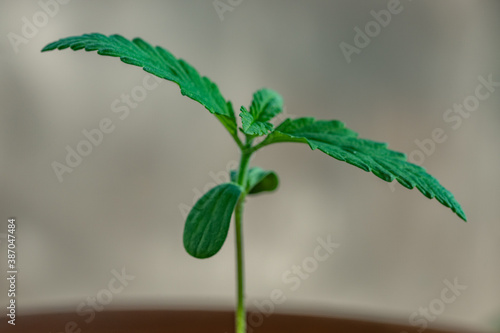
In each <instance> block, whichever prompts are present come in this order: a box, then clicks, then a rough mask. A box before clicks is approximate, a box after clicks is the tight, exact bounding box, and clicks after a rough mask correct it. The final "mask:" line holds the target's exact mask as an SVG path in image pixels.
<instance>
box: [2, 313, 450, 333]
mask: <svg viewBox="0 0 500 333" xmlns="http://www.w3.org/2000/svg"><path fill="white" fill-rule="evenodd" d="M251 316H252V315H251ZM89 318H90V317H88V316H86V317H81V316H78V315H77V314H76V313H75V312H70V313H58V314H39V315H29V316H18V317H17V318H16V325H15V326H12V325H10V324H8V323H7V321H6V320H5V319H6V318H4V319H3V320H2V321H1V322H0V332H4V333H7V332H17V333H21V332H22V333H32V332H33V333H35V332H36V333H38V332H44V333H60V332H64V333H91V332H92V333H104V332H120V333H122V332H123V333H127V332H129V333H132V332H133V333H139V332H148V333H156V332H158V333H159V332H161V333H190V332H196V333H198V332H203V333H212V332H213V333H232V332H234V322H233V321H234V313H232V312H222V311H192V310H189V311H181V310H176V311H172V310H168V311H160V310H158V311H104V312H96V316H95V318H94V319H93V320H92V321H90V323H86V322H85V319H89ZM249 323H253V325H251V324H250V327H249V329H248V333H253V332H255V333H271V332H272V333H323V332H324V333H326V332H328V333H331V332H339V333H349V332H363V333H367V332H369V333H402V332H408V333H411V332H417V329H418V327H410V326H404V325H398V324H389V323H375V322H368V321H359V320H353V319H341V318H326V317H314V316H297V315H286V314H273V315H271V316H269V317H265V316H263V315H262V314H259V313H256V314H254V315H253V316H252V317H249ZM257 326H258V327H257ZM425 332H426V333H452V332H453V333H457V332H459V331H457V330H451V329H449V330H436V329H430V328H427V329H426V330H425Z"/></svg>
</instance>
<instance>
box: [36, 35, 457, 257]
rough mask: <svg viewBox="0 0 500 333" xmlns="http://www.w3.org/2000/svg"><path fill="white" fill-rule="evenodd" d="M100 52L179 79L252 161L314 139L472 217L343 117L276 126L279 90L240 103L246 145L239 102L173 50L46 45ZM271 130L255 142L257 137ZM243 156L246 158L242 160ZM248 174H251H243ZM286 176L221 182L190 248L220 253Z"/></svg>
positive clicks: (197, 215)
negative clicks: (249, 198) (250, 202)
mask: <svg viewBox="0 0 500 333" xmlns="http://www.w3.org/2000/svg"><path fill="white" fill-rule="evenodd" d="M68 47H69V48H71V49H73V50H80V49H85V50H86V51H97V53H98V54H100V55H105V56H112V57H119V58H120V59H121V60H122V61H123V62H125V63H127V64H131V65H135V66H139V67H142V68H143V69H144V70H145V71H146V72H149V73H151V74H153V75H156V76H158V77H160V78H163V79H166V80H169V81H172V82H175V83H176V84H177V85H179V87H180V89H181V94H182V95H185V96H187V97H189V98H191V99H193V100H195V101H197V102H199V103H200V104H202V105H203V106H204V107H205V108H206V109H207V110H208V111H210V112H211V113H212V114H214V115H215V116H216V118H217V119H218V120H219V121H220V122H221V123H222V125H223V126H224V127H225V128H226V130H227V131H228V132H229V134H230V135H231V137H232V138H233V139H234V141H235V142H236V144H237V145H238V147H239V148H240V150H241V151H242V154H243V156H244V157H245V161H246V162H248V160H249V157H250V156H251V155H252V154H253V153H255V152H256V151H257V150H259V149H261V148H263V147H265V146H268V145H270V144H274V143H279V142H298V143H305V144H308V145H309V147H310V148H311V149H312V150H316V149H318V150H319V151H322V152H323V153H325V154H327V155H329V156H331V157H333V158H335V159H337V160H340V161H345V162H347V163H349V164H352V165H354V166H356V167H358V168H360V169H362V170H364V171H367V172H372V173H373V174H374V175H376V176H377V177H379V178H381V179H383V180H384V181H387V182H392V181H394V180H397V181H398V182H399V183H400V184H401V185H403V186H404V187H406V188H408V189H413V188H415V187H416V188H417V189H418V190H419V191H420V192H421V193H422V194H423V195H425V196H426V197H427V198H436V199H437V200H438V201H439V202H440V203H442V204H443V205H444V206H446V207H449V208H451V210H452V211H453V212H455V213H456V214H457V215H458V216H459V217H460V218H462V219H463V220H464V221H466V217H465V213H464V212H463V210H462V208H461V207H460V204H459V203H458V202H457V201H456V200H455V198H454V197H453V195H452V194H451V193H450V192H449V191H448V190H447V189H445V188H444V187H443V186H442V185H441V184H439V182H438V181H437V180H436V179H435V178H434V177H432V176H431V175H430V174H428V173H427V172H426V170H425V169H424V168H423V167H421V166H418V165H415V164H412V163H410V162H408V161H407V159H406V155H405V154H403V153H400V152H396V151H392V150H389V149H388V148H387V144H386V143H380V142H375V141H371V140H367V139H361V138H358V135H357V133H356V132H354V131H352V130H350V129H348V128H346V127H345V125H344V124H343V123H342V122H340V121H337V120H316V119H314V118H310V117H304V118H297V119H286V120H285V121H283V122H282V123H281V124H280V125H278V126H277V127H276V128H274V126H273V124H271V123H270V120H271V119H272V118H273V117H275V116H276V115H277V114H279V113H280V112H281V111H282V109H283V99H282V98H281V96H280V95H279V94H278V93H276V92H275V91H273V90H270V89H262V90H259V91H257V92H256V93H255V94H254V96H253V100H252V103H251V106H250V108H249V110H247V109H246V108H245V107H241V109H240V111H241V112H240V114H239V116H240V118H241V124H242V126H241V128H240V131H241V132H242V133H243V135H244V138H245V143H243V142H242V140H241V139H240V137H239V133H238V125H237V121H236V116H235V113H234V110H233V107H232V104H231V102H229V101H228V100H226V99H225V98H224V97H223V96H222V94H221V93H220V91H219V88H218V87H217V85H216V84H215V83H213V82H212V81H211V80H210V79H208V78H207V77H202V76H200V74H199V73H198V72H197V71H196V69H194V68H193V67H192V66H191V65H189V64H188V63H187V62H185V61H184V60H182V59H177V58H176V57H174V56H173V55H172V54H171V53H170V52H168V51H167V50H165V49H163V48H161V47H159V46H157V47H153V46H151V45H150V44H148V43H146V42H145V41H143V40H142V39H140V38H135V39H133V40H132V41H130V40H127V39H125V38H124V37H122V36H120V35H111V36H105V35H102V34H98V33H92V34H85V35H82V36H74V37H68V38H63V39H60V40H58V41H55V42H53V43H50V44H48V45H47V46H45V47H44V48H43V49H42V52H44V51H50V50H54V49H59V50H62V49H66V48H68ZM259 136H265V137H264V138H263V139H262V140H261V141H260V143H257V144H255V145H254V144H253V140H254V138H256V137H259ZM242 161H243V160H242ZM240 172H242V173H244V174H242V175H240V174H239V173H240ZM277 185H278V177H277V175H276V174H275V173H274V172H272V171H265V170H262V169H260V168H251V169H249V168H240V170H239V171H234V172H233V173H232V175H231V182H230V183H224V184H220V185H218V186H216V187H214V188H213V189H211V190H210V191H208V192H207V193H206V194H205V195H204V196H202V197H201V198H200V199H199V200H198V202H196V204H195V205H194V206H193V208H192V210H191V212H190V213H189V215H188V217H187V221H186V225H185V230H184V246H185V248H186V250H187V252H188V253H190V254H191V255H193V256H195V257H197V258H207V257H210V256H212V255H214V254H215V253H217V252H218V251H219V249H220V248H221V247H222V245H223V244H224V240H225V239H226V236H227V232H228V228H229V224H230V220H231V216H232V213H233V211H234V210H235V207H236V206H237V204H238V202H239V201H240V200H244V198H245V196H246V195H247V194H255V193H259V192H262V191H272V190H274V189H275V188H276V187H277Z"/></svg>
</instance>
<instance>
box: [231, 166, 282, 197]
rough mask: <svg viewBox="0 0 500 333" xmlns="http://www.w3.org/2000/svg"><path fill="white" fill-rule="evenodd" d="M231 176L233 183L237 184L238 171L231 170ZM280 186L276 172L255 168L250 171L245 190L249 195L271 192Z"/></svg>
mask: <svg viewBox="0 0 500 333" xmlns="http://www.w3.org/2000/svg"><path fill="white" fill-rule="evenodd" d="M230 175H231V181H233V182H236V180H237V178H238V172H237V171H236V170H231V173H230ZM278 184H279V179H278V175H277V174H276V172H274V171H270V170H264V169H261V168H259V167H253V168H250V170H248V176H247V186H246V187H245V189H246V192H247V193H248V194H257V193H260V192H271V191H274V190H275V189H276V188H277V187H278Z"/></svg>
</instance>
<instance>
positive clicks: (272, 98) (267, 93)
mask: <svg viewBox="0 0 500 333" xmlns="http://www.w3.org/2000/svg"><path fill="white" fill-rule="evenodd" d="M282 111H283V98H282V97H281V95H280V94H278V93H277V92H276V91H274V90H271V89H266V88H265V89H260V90H258V91H257V92H255V93H254V94H253V99H252V105H250V113H251V114H252V116H253V117H254V118H255V120H256V121H269V120H271V119H273V118H274V117H275V116H276V115H277V114H279V113H281V112H282Z"/></svg>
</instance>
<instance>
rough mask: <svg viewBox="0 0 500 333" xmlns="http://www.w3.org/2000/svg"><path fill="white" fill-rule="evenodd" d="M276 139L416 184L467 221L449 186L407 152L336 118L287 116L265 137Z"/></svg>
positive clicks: (408, 184) (408, 185)
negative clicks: (363, 135)
mask: <svg viewBox="0 0 500 333" xmlns="http://www.w3.org/2000/svg"><path fill="white" fill-rule="evenodd" d="M276 142H302V143H307V144H308V145H309V146H310V147H311V149H313V150H314V149H319V150H320V151H322V152H324V153H325V154H327V155H329V156H331V157H333V158H335V159H337V160H340V161H345V162H347V163H349V164H352V165H354V166H357V167H358V168H361V169H363V170H365V171H371V172H372V173H373V174H375V175H376V176H377V177H379V178H381V179H383V180H385V181H387V182H392V181H393V180H394V179H396V180H397V181H398V182H399V183H400V184H401V185H403V186H404V187H406V188H409V189H413V188H415V187H416V188H417V189H418V190H419V191H420V192H421V193H422V194H423V195H425V196H426V197H427V198H430V199H432V198H436V199H437V200H438V201H439V202H440V203H441V204H443V205H444V206H446V207H449V208H451V210H452V211H453V212H455V213H456V214H457V215H458V216H459V217H460V218H462V219H463V220H464V221H467V218H466V216H465V213H464V212H463V210H462V208H461V206H460V204H459V203H458V202H457V201H456V200H455V198H454V196H453V194H451V193H450V192H449V191H448V190H447V189H446V188H444V187H443V186H442V185H441V184H440V183H439V182H438V181H437V180H436V179H435V178H434V177H433V176H431V175H430V174H428V173H427V172H426V170H425V169H424V168H423V167H421V166H418V165H415V164H412V163H410V162H408V161H407V160H406V155H405V154H403V153H400V152H396V151H393V150H389V149H387V144H386V143H382V142H376V141H371V140H367V139H360V138H358V137H357V133H356V132H354V131H352V130H350V129H348V128H346V127H345V125H344V124H343V123H342V122H340V121H337V120H333V121H323V120H315V119H314V118H308V117H307V118H298V119H294V120H291V119H287V120H285V121H284V122H283V123H281V124H280V125H279V126H278V127H277V128H276V129H275V130H274V132H273V133H271V134H269V135H268V136H267V137H266V139H265V140H264V141H263V143H262V144H263V145H268V144H271V143H276Z"/></svg>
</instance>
